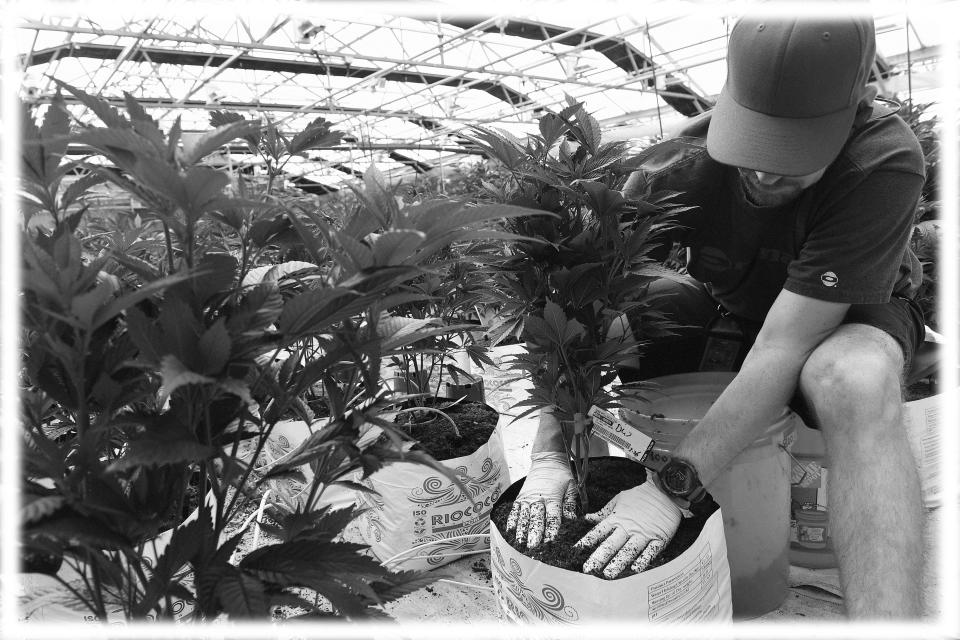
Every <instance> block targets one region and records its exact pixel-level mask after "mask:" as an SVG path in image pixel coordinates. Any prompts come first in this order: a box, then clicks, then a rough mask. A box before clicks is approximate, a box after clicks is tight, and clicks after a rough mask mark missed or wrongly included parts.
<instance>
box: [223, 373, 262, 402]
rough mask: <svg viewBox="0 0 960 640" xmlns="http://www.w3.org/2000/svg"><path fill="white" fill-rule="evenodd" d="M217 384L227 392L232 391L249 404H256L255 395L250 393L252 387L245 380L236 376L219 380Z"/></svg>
mask: <svg viewBox="0 0 960 640" xmlns="http://www.w3.org/2000/svg"><path fill="white" fill-rule="evenodd" d="M217 386H218V387H219V388H221V389H223V390H224V391H226V392H227V393H232V394H233V395H235V396H237V397H238V398H240V399H241V400H243V401H244V402H246V403H247V404H248V405H252V404H254V400H253V396H251V395H250V387H249V386H248V385H247V383H246V382H244V381H243V380H237V379H236V378H227V379H225V380H220V381H218V382H217Z"/></svg>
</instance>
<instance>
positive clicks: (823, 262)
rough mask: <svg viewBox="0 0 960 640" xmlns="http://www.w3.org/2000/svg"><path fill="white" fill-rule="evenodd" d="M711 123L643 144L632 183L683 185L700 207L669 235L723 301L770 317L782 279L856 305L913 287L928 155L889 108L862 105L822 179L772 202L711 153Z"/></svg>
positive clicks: (684, 197)
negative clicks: (759, 201)
mask: <svg viewBox="0 0 960 640" xmlns="http://www.w3.org/2000/svg"><path fill="white" fill-rule="evenodd" d="M708 121H709V116H707V117H705V118H703V119H702V120H700V121H699V122H698V123H697V124H696V126H695V127H694V128H693V129H692V130H690V131H688V132H687V133H688V135H684V136H682V137H679V138H675V139H673V140H668V141H666V142H662V143H660V144H658V145H655V146H654V147H651V148H650V149H648V150H646V151H644V152H643V153H642V154H641V156H640V157H639V158H638V160H637V161H638V163H639V165H638V166H639V169H638V171H637V172H635V173H634V174H632V175H631V176H630V179H629V180H628V181H627V185H626V186H625V188H624V193H625V194H626V195H627V196H628V197H636V196H638V195H640V194H642V193H651V192H657V191H661V190H667V191H677V192H679V194H678V196H677V198H676V201H677V202H678V203H679V204H682V205H687V206H691V205H692V209H690V210H687V211H685V212H682V213H680V214H678V216H677V217H676V219H675V220H676V222H677V223H678V225H679V226H678V227H677V228H676V229H675V230H674V231H673V232H672V235H671V239H674V240H679V241H680V242H681V244H682V245H683V246H686V247H688V262H687V270H688V271H689V273H690V274H691V275H692V276H693V277H694V278H696V279H697V280H699V281H700V282H703V283H704V284H705V285H706V287H707V289H708V290H709V291H710V292H711V294H712V295H713V296H714V298H715V299H716V300H717V301H718V302H719V303H720V304H722V305H723V306H724V307H725V308H726V309H728V310H729V311H731V312H733V313H734V314H736V315H739V316H741V317H744V318H749V319H751V320H755V321H758V322H762V321H763V319H764V318H765V317H766V314H767V311H768V310H769V309H770V306H771V305H772V304H773V301H774V300H775V299H776V297H777V295H778V294H779V293H780V291H781V289H787V290H788V291H791V292H793V293H797V294H800V295H804V296H808V297H811V298H816V299H819V300H826V301H831V302H845V303H850V304H876V303H884V302H888V301H889V300H890V298H891V296H893V295H896V296H902V297H908V298H910V297H913V296H914V295H915V293H916V291H917V288H918V287H919V285H920V281H921V278H922V272H921V267H920V263H919V261H918V260H917V258H916V256H915V255H914V254H913V252H912V251H911V250H910V247H909V240H910V235H911V232H912V229H913V221H914V212H915V210H916V206H917V202H918V200H919V197H920V192H921V188H922V186H923V181H924V164H923V153H922V151H921V149H920V144H919V142H918V141H917V138H916V136H915V135H914V134H913V132H912V131H911V130H910V128H909V127H908V126H907V124H906V123H905V122H904V121H903V120H902V119H900V118H899V117H898V116H896V115H893V114H892V110H890V109H889V108H885V107H883V106H882V105H881V104H880V103H875V106H874V108H873V109H872V111H870V110H865V111H864V112H862V113H861V118H859V119H858V122H857V123H856V124H855V126H854V129H853V130H852V132H851V135H850V138H849V139H848V140H847V143H846V145H845V146H844V147H843V150H842V151H841V153H840V155H839V156H838V157H837V159H836V160H835V161H834V162H833V163H832V164H831V165H830V166H829V167H828V168H827V170H826V172H825V173H824V175H823V177H822V178H821V179H820V180H819V181H818V182H817V183H815V184H814V185H812V186H810V187H808V188H807V189H805V190H804V191H803V192H802V193H801V194H800V196H799V197H798V198H796V199H795V200H794V201H792V202H789V203H787V204H784V205H780V206H771V207H762V206H756V205H755V204H753V202H752V201H751V200H750V199H748V198H747V196H746V195H745V194H744V191H743V187H742V185H741V182H740V178H739V173H738V171H737V169H736V168H735V167H731V166H727V165H722V164H720V163H718V162H716V161H714V160H713V159H712V158H710V156H709V155H708V154H707V149H706V139H705V138H706V125H707V123H708ZM690 133H692V134H693V135H689V134H690Z"/></svg>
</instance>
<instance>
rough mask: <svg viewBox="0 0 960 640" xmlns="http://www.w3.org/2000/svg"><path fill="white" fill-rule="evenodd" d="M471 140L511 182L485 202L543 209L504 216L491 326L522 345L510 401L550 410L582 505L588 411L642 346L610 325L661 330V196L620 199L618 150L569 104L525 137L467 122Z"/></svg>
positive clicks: (621, 152) (608, 398)
mask: <svg viewBox="0 0 960 640" xmlns="http://www.w3.org/2000/svg"><path fill="white" fill-rule="evenodd" d="M475 140H476V142H477V143H478V144H479V145H481V147H482V148H483V149H484V150H485V151H486V152H487V154H488V155H489V156H491V157H492V158H495V159H496V160H498V161H499V162H500V163H501V164H502V166H503V169H504V171H505V172H506V173H507V174H508V175H509V177H510V180H509V181H507V182H506V183H505V184H504V185H503V186H502V187H500V188H495V187H493V186H492V185H491V186H490V187H489V188H487V190H486V195H487V197H489V198H492V199H494V200H496V201H501V202H506V203H511V204H516V205H522V206H525V207H530V208H536V209H540V210H542V211H546V212H549V213H551V214H552V216H551V217H537V218H535V217H529V218H519V219H514V220H511V221H509V225H508V228H509V230H510V231H512V232H514V233H518V234H520V235H522V236H525V238H526V239H524V240H519V241H516V242H513V243H511V244H510V246H509V248H508V256H507V257H506V258H505V259H504V260H503V261H502V262H501V263H500V264H498V265H497V268H496V270H495V272H494V274H493V278H494V280H495V282H496V283H497V287H496V288H495V289H494V291H495V292H499V293H497V294H496V295H495V297H493V298H492V300H491V302H492V304H493V305H495V306H496V307H497V308H498V309H499V317H500V321H499V324H498V325H497V326H496V327H493V328H492V329H491V334H493V336H494V338H493V339H494V341H496V340H499V339H501V338H502V337H503V336H505V335H509V334H516V335H519V336H520V337H521V338H522V340H524V341H525V345H526V349H525V352H524V353H521V354H519V355H517V356H515V357H514V358H513V360H512V362H511V363H510V366H511V367H512V368H513V369H515V370H517V371H519V372H522V373H523V374H524V375H525V376H527V377H528V378H529V379H530V380H531V381H532V383H533V385H532V390H531V391H530V395H529V398H527V399H526V400H523V401H521V402H519V403H518V406H521V407H526V408H527V410H526V411H525V412H524V413H522V414H520V415H521V417H522V416H524V415H528V414H529V413H531V412H533V411H536V410H543V409H548V410H550V411H552V412H553V413H554V415H555V416H556V417H557V418H558V420H559V421H560V425H561V428H562V429H563V430H564V434H563V435H564V442H565V444H567V446H568V449H567V453H568V456H569V460H570V464H571V470H572V471H573V475H574V478H575V480H576V482H577V487H578V490H579V495H580V503H581V508H584V509H586V508H587V498H586V490H585V482H586V478H587V472H588V460H589V435H590V427H591V423H590V422H589V421H588V419H587V412H588V411H589V409H590V408H591V407H592V406H594V405H596V406H598V407H600V408H604V409H608V410H609V409H613V408H615V407H616V406H617V403H618V401H619V398H620V392H621V387H620V386H613V383H614V381H615V380H616V378H617V367H618V366H619V365H621V364H623V363H624V362H625V361H627V360H628V359H630V358H632V357H635V356H636V355H637V354H638V352H639V347H640V344H639V343H638V342H637V341H635V340H628V339H626V338H624V337H610V335H611V334H610V331H611V326H612V325H613V324H614V323H615V322H619V321H620V320H619V318H620V317H621V316H622V315H624V314H630V315H631V316H632V317H634V318H638V319H642V320H643V322H635V323H634V328H635V331H636V330H637V329H638V328H640V327H642V330H643V332H644V333H643V334H642V335H639V336H637V338H638V339H639V340H641V341H642V340H643V339H644V338H645V337H649V336H653V335H656V333H657V332H663V331H665V330H666V329H667V327H666V325H665V323H664V322H662V321H661V320H660V318H659V317H658V316H656V315H655V314H653V313H652V312H650V311H649V310H648V309H647V304H648V302H649V301H648V299H647V296H646V288H647V285H648V283H649V282H650V280H651V278H652V277H655V276H656V275H658V273H659V271H658V269H656V268H655V263H654V261H653V259H652V258H651V256H650V254H651V251H652V250H653V249H654V248H655V247H656V246H657V234H658V232H659V231H661V230H662V229H664V227H665V224H666V222H667V219H668V217H669V214H670V213H671V207H670V206H669V200H665V199H662V198H661V196H657V198H658V199H651V201H628V200H625V199H624V197H623V196H622V195H621V193H620V192H619V191H618V189H619V188H620V187H621V186H622V184H623V182H624V181H625V177H626V175H627V173H628V172H629V170H630V169H629V166H628V164H627V158H626V156H627V148H626V146H625V145H624V144H622V143H604V142H603V141H602V140H601V136H600V130H599V126H598V124H597V121H596V120H595V119H594V118H593V117H592V116H590V115H589V114H588V113H587V112H586V111H585V110H584V108H583V106H582V105H581V104H579V103H576V102H574V101H573V100H569V105H568V106H567V107H566V108H565V109H563V110H562V111H560V112H559V113H548V114H546V115H545V116H544V117H543V118H541V120H540V122H539V133H538V134H535V135H530V136H528V138H527V139H526V140H525V141H523V142H521V141H520V140H517V139H515V138H514V137H512V136H510V135H508V134H506V133H503V132H496V131H493V130H490V129H486V128H475Z"/></svg>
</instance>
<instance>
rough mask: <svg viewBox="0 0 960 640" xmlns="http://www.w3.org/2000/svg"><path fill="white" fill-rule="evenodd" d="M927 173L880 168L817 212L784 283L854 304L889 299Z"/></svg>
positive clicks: (812, 294) (803, 291) (793, 289)
mask: <svg viewBox="0 0 960 640" xmlns="http://www.w3.org/2000/svg"><path fill="white" fill-rule="evenodd" d="M922 186H923V177H922V176H920V175H917V174H914V173H908V172H900V171H876V172H873V173H871V174H870V175H869V176H867V177H866V178H865V179H863V180H862V181H861V182H859V183H858V184H857V185H856V186H855V187H854V188H853V189H851V190H850V191H849V192H848V193H846V194H844V195H842V196H840V197H838V198H836V199H834V200H833V201H829V200H828V201H826V202H825V203H824V204H823V205H822V206H821V207H818V209H817V210H816V211H815V212H813V213H812V215H811V218H810V220H809V223H808V224H809V226H808V228H807V232H806V237H805V238H804V239H803V241H802V244H801V248H800V252H799V255H798V257H797V258H796V259H795V260H793V261H792V262H791V263H790V264H789V266H788V268H787V280H786V282H785V283H784V288H785V289H787V290H788V291H791V292H793V293H797V294H800V295H804V296H808V297H811V298H816V299H818V300H826V301H829V302H845V303H849V304H880V303H884V302H887V301H889V299H890V295H891V293H892V292H893V289H894V285H895V284H896V282H897V278H898V275H899V271H900V266H901V263H902V261H903V257H904V252H905V251H906V248H907V243H908V242H909V239H910V233H911V230H912V229H913V217H914V212H915V210H916V205H917V202H918V200H919V198H920V192H921V189H922Z"/></svg>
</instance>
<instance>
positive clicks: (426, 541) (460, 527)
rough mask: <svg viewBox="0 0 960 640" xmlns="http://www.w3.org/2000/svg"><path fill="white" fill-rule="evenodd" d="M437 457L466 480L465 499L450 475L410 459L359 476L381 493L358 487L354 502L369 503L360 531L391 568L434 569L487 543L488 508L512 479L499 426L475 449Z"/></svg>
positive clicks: (361, 505) (483, 548) (362, 517)
mask: <svg viewBox="0 0 960 640" xmlns="http://www.w3.org/2000/svg"><path fill="white" fill-rule="evenodd" d="M440 463H441V464H443V466H445V467H447V468H449V469H452V470H453V471H454V472H455V473H456V474H457V477H458V478H459V479H460V480H461V481H462V482H463V484H465V485H466V486H467V488H468V489H469V490H470V498H469V499H468V498H466V497H464V496H463V494H462V493H461V491H460V489H459V488H458V487H457V486H456V485H455V484H453V482H451V481H450V480H449V479H448V478H446V477H444V476H442V475H440V474H439V473H437V472H436V471H434V470H433V469H431V468H429V467H426V466H423V465H419V464H413V463H410V462H395V463H392V464H389V465H387V466H385V467H384V468H383V469H381V470H380V471H377V472H376V473H374V474H372V475H371V476H369V477H368V478H366V479H364V480H359V478H358V479H357V481H358V482H361V483H362V484H364V485H365V486H367V487H368V488H370V489H373V490H374V491H376V492H377V493H378V494H379V495H374V494H369V493H361V492H357V505H358V506H360V507H367V511H365V512H364V513H363V514H362V515H361V516H360V518H359V519H358V523H359V525H360V534H361V536H362V537H363V540H364V542H366V543H367V544H368V545H370V548H371V549H372V551H373V552H374V554H376V556H377V558H379V559H380V560H381V561H383V562H385V563H386V564H387V565H388V566H389V567H390V568H392V569H398V570H417V571H424V570H429V569H435V568H437V567H439V566H441V565H444V564H446V563H448V562H452V561H453V560H456V559H457V558H460V557H462V556H463V555H465V554H468V553H470V552H475V551H480V550H485V549H486V548H487V540H486V535H485V534H486V533H487V531H488V530H489V528H490V511H491V510H492V509H493V505H494V503H495V502H496V501H497V499H498V498H499V497H500V494H501V493H503V490H504V489H505V488H506V487H507V486H508V485H509V484H510V481H509V474H508V470H507V461H506V458H505V456H504V453H503V439H502V437H501V435H500V430H499V428H498V429H494V431H493V434H492V435H491V436H490V438H489V439H488V440H487V441H486V442H485V443H484V444H482V445H481V446H480V447H478V448H477V450H476V451H474V452H473V453H471V454H469V455H466V456H461V457H459V458H451V459H449V460H441V461H440ZM421 545H423V548H422V549H417V550H414V549H413V548H414V547H420V546H421ZM401 556H402V557H401ZM388 561H389V562H388Z"/></svg>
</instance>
